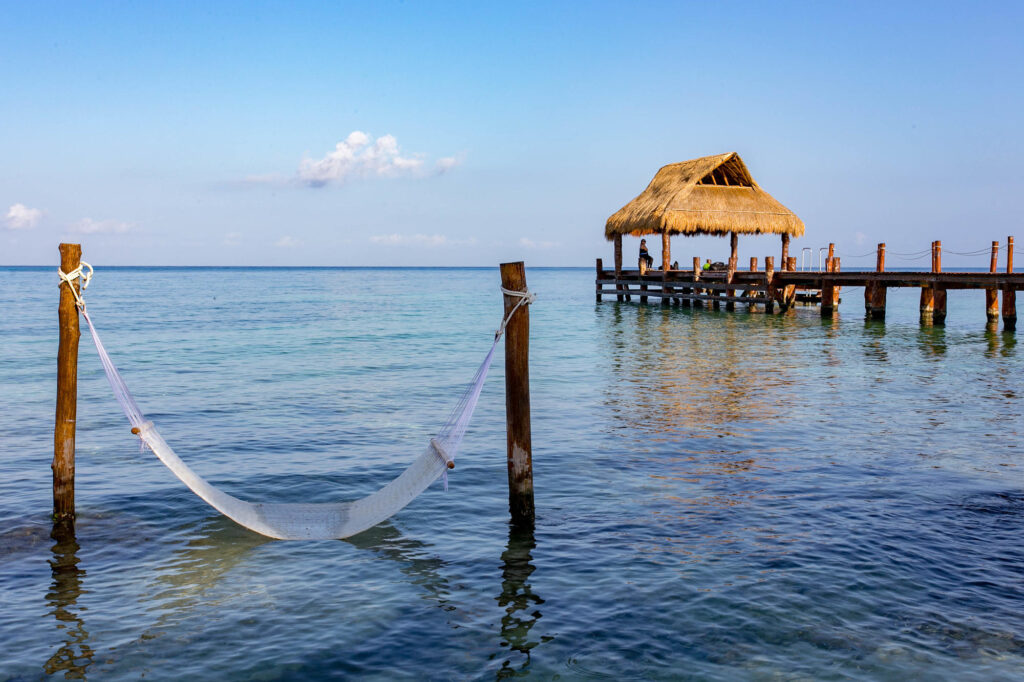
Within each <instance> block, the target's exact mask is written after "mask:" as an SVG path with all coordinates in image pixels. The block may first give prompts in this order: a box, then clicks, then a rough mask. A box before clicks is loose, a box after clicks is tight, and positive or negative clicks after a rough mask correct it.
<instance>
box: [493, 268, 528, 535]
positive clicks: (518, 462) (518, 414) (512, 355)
mask: <svg viewBox="0 0 1024 682" xmlns="http://www.w3.org/2000/svg"><path fill="white" fill-rule="evenodd" d="M501 286H502V287H504V288H505V289H508V290H510V291H526V290H527V289H526V268H525V266H524V265H523V263H522V261H519V262H516V263H502V264H501ZM519 300H520V299H519V298H518V297H516V296H509V295H508V294H505V315H508V314H509V313H510V312H511V311H512V308H514V307H515V305H516V303H518V302H519ZM505 420H506V424H507V430H506V445H507V459H508V509H509V513H510V514H511V515H512V522H513V523H516V524H518V523H533V517H534V505H533V454H532V453H533V445H532V442H531V435H530V306H529V305H521V306H519V309H518V310H517V311H516V312H515V314H514V315H512V319H510V320H509V321H508V324H507V325H506V327H505Z"/></svg>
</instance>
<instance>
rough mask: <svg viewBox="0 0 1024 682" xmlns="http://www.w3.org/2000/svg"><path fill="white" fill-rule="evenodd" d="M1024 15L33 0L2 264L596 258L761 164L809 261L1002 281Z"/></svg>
mask: <svg viewBox="0 0 1024 682" xmlns="http://www.w3.org/2000/svg"><path fill="white" fill-rule="evenodd" d="M1022 7H1024V6H1022V5H1020V4H1019V3H1017V4H1011V3H1007V4H999V3H983V4H981V5H978V6H973V5H970V4H968V3H952V4H946V3H935V2H930V3H904V4H900V3H880V4H869V3H851V4H839V3H749V4H748V3H694V4H687V3H537V4H531V3H502V4H489V3H464V4H462V3H443V4H442V3H414V2H406V3H388V2H373V3H237V4H234V3H226V2H225V3H149V2H137V3H134V2H126V3H23V2H6V1H4V2H2V3H0V10H2V11H0V29H2V34H3V36H4V40H3V41H0V84H2V90H0V92H2V100H0V263H2V264H15V265H17V264H51V263H55V262H56V260H57V251H56V246H57V243H58V242H60V241H61V240H73V241H81V242H82V243H83V247H84V250H85V254H86V260H90V261H91V262H92V263H94V264H96V265H103V264H153V265H218V264H222V265H494V264H496V263H498V262H501V261H507V260H518V259H523V260H525V261H526V262H527V264H528V265H531V264H532V265H583V266H588V265H592V264H593V259H594V258H595V257H599V256H600V257H604V258H605V259H606V260H610V258H611V248H610V245H609V244H608V243H607V242H605V241H604V239H603V226H604V221H605V219H606V218H607V217H608V216H609V215H610V214H611V213H613V212H614V211H616V210H617V209H618V208H620V207H621V206H622V205H623V204H625V203H626V202H628V201H629V200H630V199H632V198H633V197H634V196H635V195H636V194H638V193H639V192H640V191H642V190H643V188H644V187H645V186H646V184H647V182H649V180H650V179H651V177H652V176H653V175H654V173H655V172H656V171H657V169H658V168H659V167H660V166H662V165H664V164H666V163H671V162H675V161H681V160H684V159H688V158H693V157H697V156H703V155H706V154H716V153H722V152H726V151H737V152H739V153H740V154H741V155H742V157H743V158H744V160H745V161H746V163H747V165H748V167H749V168H750V170H751V172H752V174H753V176H754V177H755V178H756V179H757V180H758V182H759V183H760V184H761V185H762V186H763V187H764V188H765V189H766V190H768V191H769V192H771V193H772V194H773V195H775V196H776V198H778V199H779V200H780V201H782V203H784V204H786V205H787V206H788V207H789V208H791V209H793V210H794V211H796V213H797V214H798V215H800V217H801V218H803V220H804V222H805V223H806V225H807V235H806V236H805V237H804V238H802V239H800V240H797V241H796V242H795V243H794V251H795V252H798V250H799V249H800V248H801V247H805V246H806V247H812V248H815V249H817V248H818V247H819V246H823V245H825V244H827V243H828V242H829V241H834V242H836V243H837V245H838V249H839V253H840V255H845V256H847V259H844V265H846V264H847V263H848V264H849V266H853V265H856V264H858V263H859V262H867V260H869V259H865V261H857V260H855V259H853V256H855V255H858V254H862V253H864V252H867V251H869V250H871V249H872V248H873V246H874V244H875V243H876V242H878V241H886V242H887V243H888V245H889V249H890V251H896V252H900V251H902V252H911V251H918V250H920V249H924V248H927V246H928V244H929V242H930V241H931V240H933V239H942V240H943V243H944V247H945V248H946V249H947V255H946V256H945V257H944V263H949V264H951V265H952V264H956V263H958V262H960V263H961V264H963V265H984V264H986V263H987V260H986V259H985V258H981V259H969V258H963V259H962V260H960V261H958V260H957V257H956V256H954V255H951V254H948V252H949V251H957V250H960V251H972V250H975V249H979V248H984V247H986V246H987V245H988V243H989V242H990V241H991V240H993V239H998V240H1002V239H1005V236H1006V235H1008V234H1013V233H1014V232H1015V231H1017V226H1018V225H1019V223H1020V217H1019V211H1018V209H1017V205H1018V203H1019V202H1018V201H1017V200H1016V199H1015V198H1014V197H1016V196H1017V195H1019V194H1020V191H1021V190H1020V189H1019V187H1020V186H1021V185H1022V184H1024V164H1022V163H1021V161H1020V159H1021V155H1022V151H1024V150H1022V144H1021V139H1022V134H1021V131H1020V117H1021V112H1022V111H1024V101H1022V100H1024V95H1022V88H1021V85H1020V84H1021V83H1024V41H1022V40H1021V39H1020V36H1019V32H1018V31H1019V27H1020V25H1022V23H1024V21H1022V20H1024V16H1022V15H1024V10H1022ZM353 133H357V134H356V135H354V136H353ZM359 133H362V135H360V134H359ZM339 144H340V145H341V147H339ZM1022 236H1024V235H1022ZM633 241H635V240H633ZM627 248H630V249H632V248H635V244H634V243H633V242H630V243H629V244H628V245H627ZM657 248H660V247H656V249H655V250H657ZM727 249H728V246H727V240H716V239H685V238H680V237H677V238H675V239H674V240H673V254H674V255H675V256H676V257H677V258H678V259H679V260H680V261H683V262H686V261H688V260H689V259H690V258H691V257H692V256H694V255H700V256H706V257H712V258H715V259H724V257H725V256H726V255H727ZM777 251H778V240H777V238H748V239H741V241H740V254H741V257H742V259H743V260H744V261H745V260H746V258H747V257H748V256H752V255H757V256H763V255H766V254H776V253H777ZM892 264H893V265H900V263H899V262H893V263H892ZM907 264H908V265H911V264H912V263H907Z"/></svg>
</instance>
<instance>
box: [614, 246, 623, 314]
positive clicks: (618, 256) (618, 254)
mask: <svg viewBox="0 0 1024 682" xmlns="http://www.w3.org/2000/svg"><path fill="white" fill-rule="evenodd" d="M621 278H622V235H621V234H617V235H615V279H617V280H618V279H621ZM615 291H616V294H615V300H616V301H619V302H620V303H621V302H622V300H623V299H624V296H623V295H622V285H621V284H618V283H616V284H615Z"/></svg>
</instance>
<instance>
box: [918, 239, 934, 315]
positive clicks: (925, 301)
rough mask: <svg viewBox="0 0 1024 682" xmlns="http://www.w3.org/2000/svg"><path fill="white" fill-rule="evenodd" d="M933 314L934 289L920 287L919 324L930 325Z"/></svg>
mask: <svg viewBox="0 0 1024 682" xmlns="http://www.w3.org/2000/svg"><path fill="white" fill-rule="evenodd" d="M932 272H935V242H932ZM934 312H935V289H934V288H932V287H931V286H923V287H921V324H931V323H932V321H933V320H932V318H933V314H934Z"/></svg>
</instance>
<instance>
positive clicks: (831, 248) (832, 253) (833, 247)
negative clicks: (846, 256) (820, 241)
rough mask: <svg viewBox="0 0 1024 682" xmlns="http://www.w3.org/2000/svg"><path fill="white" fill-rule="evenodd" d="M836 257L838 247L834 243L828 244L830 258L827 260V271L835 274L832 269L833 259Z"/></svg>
mask: <svg viewBox="0 0 1024 682" xmlns="http://www.w3.org/2000/svg"><path fill="white" fill-rule="evenodd" d="M835 257H836V245H835V244H834V243H833V242H829V243H828V258H826V259H825V271H826V272H835V270H833V269H832V259H833V258H835Z"/></svg>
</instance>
